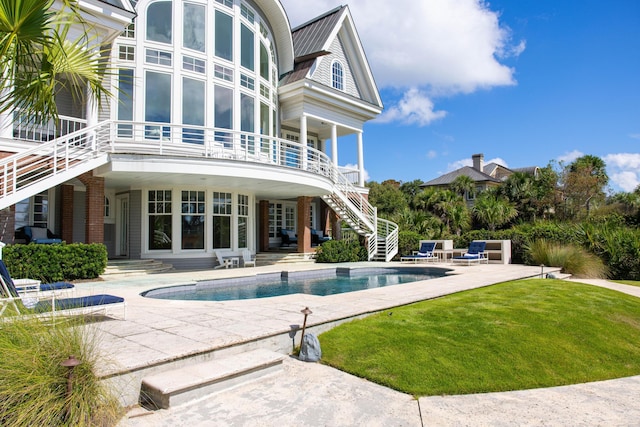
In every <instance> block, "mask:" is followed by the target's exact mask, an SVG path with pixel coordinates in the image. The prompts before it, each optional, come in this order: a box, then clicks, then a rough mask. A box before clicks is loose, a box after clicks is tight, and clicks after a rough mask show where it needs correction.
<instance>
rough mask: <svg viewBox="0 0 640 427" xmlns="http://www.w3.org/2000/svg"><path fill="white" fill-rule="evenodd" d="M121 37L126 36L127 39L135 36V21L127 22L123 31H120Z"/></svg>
mask: <svg viewBox="0 0 640 427" xmlns="http://www.w3.org/2000/svg"><path fill="white" fill-rule="evenodd" d="M122 37H126V38H128V39H134V38H136V24H135V23H131V24H129V25H128V26H127V28H125V29H124V31H123V32H122Z"/></svg>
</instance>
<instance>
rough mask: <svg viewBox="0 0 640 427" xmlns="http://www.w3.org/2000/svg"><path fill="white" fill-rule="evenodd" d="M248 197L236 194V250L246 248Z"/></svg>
mask: <svg viewBox="0 0 640 427" xmlns="http://www.w3.org/2000/svg"><path fill="white" fill-rule="evenodd" d="M248 225H249V196H245V195H244V194H238V248H246V247H247V246H248V240H247V235H248V229H247V228H248Z"/></svg>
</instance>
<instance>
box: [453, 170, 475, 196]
mask: <svg viewBox="0 0 640 427" xmlns="http://www.w3.org/2000/svg"><path fill="white" fill-rule="evenodd" d="M449 188H450V189H451V191H453V192H454V193H457V194H459V195H461V196H464V195H465V193H466V194H472V193H473V192H474V191H475V189H476V183H475V182H474V181H473V179H471V177H469V176H467V175H460V176H457V177H456V179H454V180H453V182H452V183H451V184H450V185H449Z"/></svg>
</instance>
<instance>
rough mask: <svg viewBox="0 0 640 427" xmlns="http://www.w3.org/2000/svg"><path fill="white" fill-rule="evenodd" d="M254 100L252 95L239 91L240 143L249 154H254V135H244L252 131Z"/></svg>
mask: <svg viewBox="0 0 640 427" xmlns="http://www.w3.org/2000/svg"><path fill="white" fill-rule="evenodd" d="M254 108H255V101H254V99H253V97H251V96H249V95H247V94H245V93H241V94H240V130H241V131H242V132H243V133H242V134H241V135H240V145H241V146H242V148H244V149H245V150H247V151H248V152H249V153H251V154H255V149H256V148H255V137H254V136H253V135H246V134H245V133H244V132H246V133H254V132H255V131H256V129H255V119H256V118H255V114H254V111H255V110H254Z"/></svg>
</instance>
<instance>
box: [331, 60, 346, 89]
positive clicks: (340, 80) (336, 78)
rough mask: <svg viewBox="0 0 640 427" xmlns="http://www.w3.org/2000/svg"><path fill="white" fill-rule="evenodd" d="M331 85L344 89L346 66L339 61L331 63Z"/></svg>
mask: <svg viewBox="0 0 640 427" xmlns="http://www.w3.org/2000/svg"><path fill="white" fill-rule="evenodd" d="M331 76H332V77H331V86H333V88H334V89H338V90H344V68H343V67H342V64H341V63H340V62H339V61H334V63H333V65H331Z"/></svg>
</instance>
